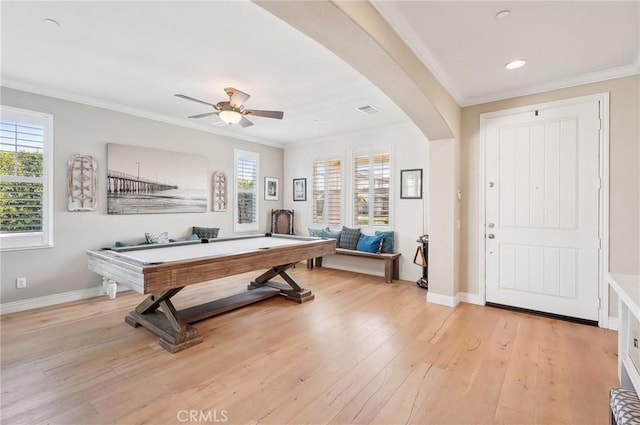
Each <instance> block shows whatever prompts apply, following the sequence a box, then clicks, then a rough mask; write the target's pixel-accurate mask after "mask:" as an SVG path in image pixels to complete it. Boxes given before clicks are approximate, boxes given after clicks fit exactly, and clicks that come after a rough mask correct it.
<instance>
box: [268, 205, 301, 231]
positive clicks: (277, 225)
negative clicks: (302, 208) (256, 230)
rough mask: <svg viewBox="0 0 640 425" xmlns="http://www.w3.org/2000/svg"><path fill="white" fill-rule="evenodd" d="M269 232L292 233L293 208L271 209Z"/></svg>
mask: <svg viewBox="0 0 640 425" xmlns="http://www.w3.org/2000/svg"><path fill="white" fill-rule="evenodd" d="M271 233H279V234H282V235H293V234H295V233H294V231H293V210H271Z"/></svg>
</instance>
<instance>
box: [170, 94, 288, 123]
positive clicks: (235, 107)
mask: <svg viewBox="0 0 640 425" xmlns="http://www.w3.org/2000/svg"><path fill="white" fill-rule="evenodd" d="M224 92H225V93H226V94H227V96H229V100H225V101H221V102H218V103H215V104H214V103H209V102H205V101H203V100H199V99H195V98H193V97H190V96H186V95H184V94H176V96H177V97H181V98H182V99H187V100H191V101H192V102H198V103H202V104H205V105H209V106H212V107H213V109H214V111H213V112H206V113H204V114H198V115H191V116H190V117H188V118H204V117H210V116H212V115H218V117H220V119H221V120H222V121H223V122H225V123H227V124H229V125H231V124H237V123H240V125H241V126H242V127H243V128H244V127H249V126H251V125H253V123H252V122H251V121H249V120H248V119H247V118H245V115H254V116H256V117H266V118H275V119H278V120H281V119H282V117H283V116H284V112H282V111H261V110H259V109H245V107H244V102H246V101H247V99H249V97H251V96H250V95H248V94H247V93H244V92H241V91H240V90H238V89H234V88H233V87H225V89H224Z"/></svg>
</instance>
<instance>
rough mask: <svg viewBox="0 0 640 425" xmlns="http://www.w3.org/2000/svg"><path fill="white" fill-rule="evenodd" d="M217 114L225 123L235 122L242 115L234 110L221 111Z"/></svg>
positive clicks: (237, 121)
mask: <svg viewBox="0 0 640 425" xmlns="http://www.w3.org/2000/svg"><path fill="white" fill-rule="evenodd" d="M218 116H219V117H220V119H221V120H222V121H224V122H226V123H227V124H237V123H239V122H240V119H241V118H242V115H241V114H240V113H239V112H236V111H221V112H220V113H219V114H218Z"/></svg>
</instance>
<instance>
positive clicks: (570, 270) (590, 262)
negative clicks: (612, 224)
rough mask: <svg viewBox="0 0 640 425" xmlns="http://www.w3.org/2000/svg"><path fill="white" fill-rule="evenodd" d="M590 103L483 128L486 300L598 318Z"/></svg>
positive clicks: (594, 119)
mask: <svg viewBox="0 0 640 425" xmlns="http://www.w3.org/2000/svg"><path fill="white" fill-rule="evenodd" d="M599 116H600V111H599V102H598V101H594V100H590V101H589V102H586V103H578V104H572V105H568V106H557V107H549V108H546V109H541V110H538V111H531V112H524V113H518V114H514V115H509V116H501V117H495V118H489V119H488V120H487V122H486V127H485V129H486V133H485V134H486V167H485V169H486V178H485V183H486V185H485V201H486V203H485V205H486V211H485V218H486V221H485V223H484V225H485V235H486V236H485V265H486V275H485V279H486V300H487V302H491V303H496V304H503V305H508V306H515V307H520V308H525V309H531V310H537V311H542V312H547V313H553V314H559V315H564V316H571V317H576V318H582V319H587V320H598V309H599V297H598V282H599V278H598V273H599V267H598V261H599V249H600V239H599V227H598V226H599V224H598V223H599V211H598V210H599V196H600V178H599V151H600V136H599V135H600V119H599Z"/></svg>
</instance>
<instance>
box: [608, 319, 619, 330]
mask: <svg viewBox="0 0 640 425" xmlns="http://www.w3.org/2000/svg"><path fill="white" fill-rule="evenodd" d="M607 329H611V330H612V331H619V330H620V319H618V318H617V317H609V326H608V327H607Z"/></svg>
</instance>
